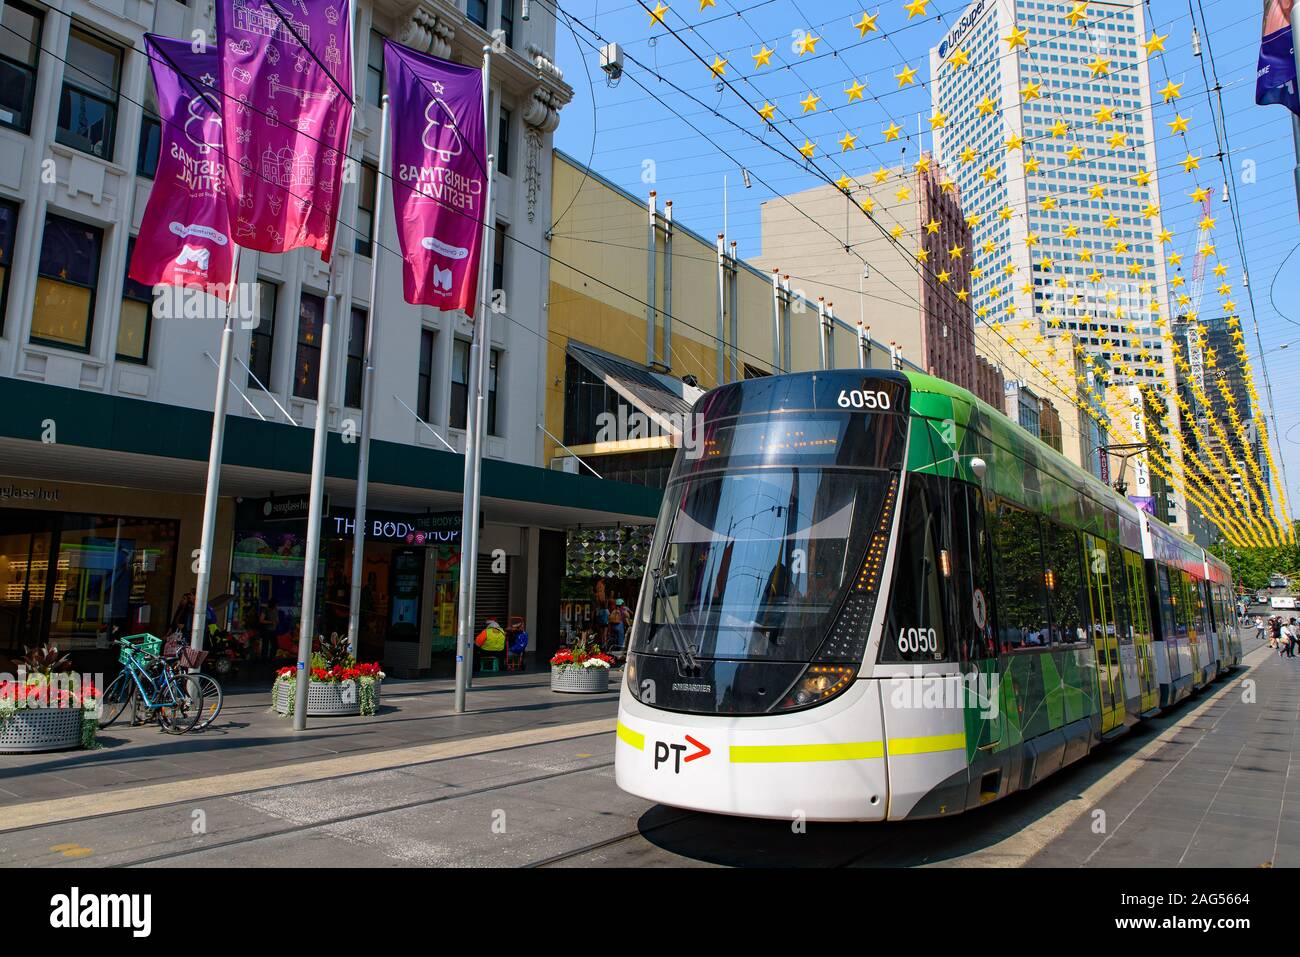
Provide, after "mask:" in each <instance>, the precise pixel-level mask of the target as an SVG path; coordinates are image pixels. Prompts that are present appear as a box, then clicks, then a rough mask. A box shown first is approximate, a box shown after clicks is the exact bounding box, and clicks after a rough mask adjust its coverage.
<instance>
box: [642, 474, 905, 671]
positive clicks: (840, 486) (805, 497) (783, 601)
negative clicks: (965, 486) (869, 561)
mask: <svg viewBox="0 0 1300 957" xmlns="http://www.w3.org/2000/svg"><path fill="white" fill-rule="evenodd" d="M887 480H888V478H887V474H886V473H884V472H875V471H871V472H869V471H863V470H851V471H850V470H835V469H820V468H798V467H794V468H769V469H754V470H743V471H735V472H712V473H707V474H704V475H698V476H695V477H690V478H687V479H686V480H685V481H683V482H679V483H675V484H673V485H671V486H670V487H669V489H668V492H667V496H668V500H669V501H670V502H672V503H674V504H675V508H673V509H671V510H670V511H669V515H668V523H667V524H666V525H664V526H661V527H660V528H659V529H658V536H659V540H660V543H661V544H660V547H659V548H656V549H655V550H654V551H653V552H652V554H653V555H655V556H657V557H658V559H659V562H658V565H657V566H656V568H655V569H654V570H653V571H652V573H651V581H650V582H649V583H648V585H649V590H648V597H649V606H650V607H649V609H648V615H647V617H648V624H649V627H648V628H645V629H644V630H642V632H641V634H642V635H643V640H642V641H640V642H638V644H640V646H641V647H639V648H637V649H636V650H637V651H639V652H642V653H646V654H651V655H682V654H684V653H688V654H689V656H690V657H697V656H698V657H699V658H705V659H714V660H732V661H786V662H794V661H799V662H806V661H809V660H811V658H812V656H813V655H814V654H815V653H816V651H817V649H818V646H819V645H820V644H821V642H822V639H823V638H824V637H825V635H826V632H827V630H828V628H829V627H830V625H831V623H832V620H833V618H834V615H835V612H836V610H837V608H838V607H839V605H840V602H841V600H842V599H843V596H844V593H845V590H846V589H847V587H848V586H849V584H850V583H851V582H852V579H853V576H854V575H855V574H856V573H857V570H858V568H859V566H860V565H861V562H862V557H863V552H864V549H865V547H866V542H867V539H868V538H869V536H870V534H871V531H872V530H873V529H874V528H875V526H876V523H877V521H878V520H879V516H880V509H881V505H882V500H883V497H884V492H885V486H886V482H887Z"/></svg>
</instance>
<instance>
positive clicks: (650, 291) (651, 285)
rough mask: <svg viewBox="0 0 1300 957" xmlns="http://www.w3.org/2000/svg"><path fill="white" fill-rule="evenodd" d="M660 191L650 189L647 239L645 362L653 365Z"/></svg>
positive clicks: (654, 356)
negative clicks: (657, 225) (657, 224)
mask: <svg viewBox="0 0 1300 957" xmlns="http://www.w3.org/2000/svg"><path fill="white" fill-rule="evenodd" d="M658 195H659V194H658V193H657V192H656V191H655V190H653V189H652V190H650V232H649V238H648V239H647V240H646V254H647V257H648V258H647V260H646V270H645V276H646V280H645V281H646V288H645V302H646V306H645V364H646V365H647V366H652V365H654V364H655V359H656V353H655V326H656V325H657V323H656V319H655V284H656V276H655V255H656V247H657V245H658V243H657V241H656V229H657V227H656V223H657V221H658V219H659V200H658V198H657V197H658Z"/></svg>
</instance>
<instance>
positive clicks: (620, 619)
mask: <svg viewBox="0 0 1300 957" xmlns="http://www.w3.org/2000/svg"><path fill="white" fill-rule="evenodd" d="M627 623H628V613H627V606H626V605H624V604H623V599H621V598H618V599H615V601H614V610H613V611H611V612H610V615H609V648H610V650H611V651H622V650H623V640H624V637H625V636H626V633H627Z"/></svg>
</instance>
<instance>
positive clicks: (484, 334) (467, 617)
mask: <svg viewBox="0 0 1300 957" xmlns="http://www.w3.org/2000/svg"><path fill="white" fill-rule="evenodd" d="M491 81H492V47H490V46H484V47H483V132H484V136H485V137H486V136H487V135H488V134H489V130H490V128H491V124H490V123H489V122H488V107H489V105H490V103H491V96H492V83H491ZM495 173H496V156H495V155H494V154H493V153H491V152H489V153H488V156H487V185H486V189H485V194H484V199H483V242H482V244H481V247H480V251H479V290H480V295H479V310H478V311H479V315H478V321H477V322H475V323H474V339H473V344H472V345H471V347H470V366H471V368H470V390H469V403H468V405H469V408H468V409H467V410H466V411H467V413H468V419H469V420H468V421H467V422H466V423H465V424H466V430H465V485H464V494H463V495H462V499H463V501H462V509H461V518H460V596H459V608H458V611H459V616H458V617H459V621H458V623H457V624H458V627H457V629H456V695H455V711H456V713H457V714H463V713H464V712H465V689H466V687H467V685H468V683H469V677H470V673H471V670H472V668H471V664H470V662H469V661H467V660H466V659H467V657H468V656H469V654H470V647H471V643H472V642H473V635H472V632H473V630H474V603H475V599H476V597H477V592H478V582H477V581H476V573H477V571H478V513H479V497H480V492H481V490H482V480H483V411H484V410H483V380H484V378H485V377H486V376H485V372H486V371H487V368H488V357H489V356H490V355H491V352H492V308H491V302H490V300H491V298H492V263H493V261H494V259H495V256H494V254H493V253H494V249H493V247H494V242H495V239H496V232H495V230H494V229H493V225H494V224H493V222H492V217H493V215H494V214H495V210H494V209H493V205H492V204H493V192H494V188H493V187H494V181H495V178H496V176H495Z"/></svg>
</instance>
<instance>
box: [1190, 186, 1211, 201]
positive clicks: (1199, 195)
mask: <svg viewBox="0 0 1300 957" xmlns="http://www.w3.org/2000/svg"><path fill="white" fill-rule="evenodd" d="M1187 195H1188V196H1190V197H1191V198H1192V202H1193V203H1203V202H1205V201H1206V200H1207V199H1209V198H1210V191H1209V190H1208V189H1206V188H1205V187H1204V186H1198V187H1196V189H1194V190H1192V191H1191V192H1190V193H1188V194H1187Z"/></svg>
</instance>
